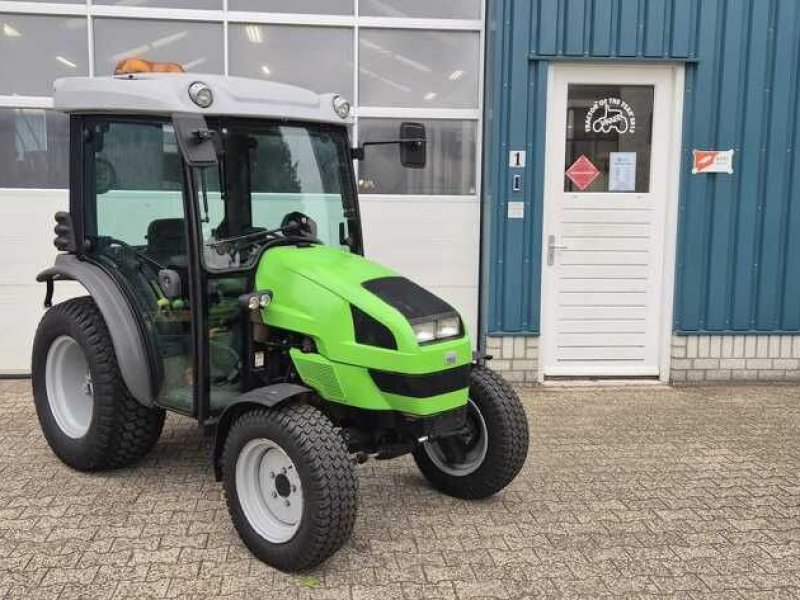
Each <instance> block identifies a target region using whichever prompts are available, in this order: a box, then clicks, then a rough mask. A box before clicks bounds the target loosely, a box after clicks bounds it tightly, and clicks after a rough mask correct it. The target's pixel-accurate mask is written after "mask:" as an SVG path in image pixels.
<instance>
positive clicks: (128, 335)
mask: <svg viewBox="0 0 800 600" xmlns="http://www.w3.org/2000/svg"><path fill="white" fill-rule="evenodd" d="M140 62H141V61H140ZM54 104H55V108H56V109H57V110H61V111H63V112H65V113H68V114H69V115H70V144H71V151H70V155H71V161H70V210H69V212H61V213H58V214H57V215H56V222H57V223H56V229H55V230H56V239H55V245H56V247H57V248H58V250H59V251H60V252H61V253H60V254H59V255H58V257H57V259H56V261H55V264H54V266H53V267H52V268H49V269H47V270H46V271H44V272H42V273H41V274H39V276H38V278H37V279H38V281H41V282H44V283H46V285H47V292H46V295H45V306H47V307H50V308H49V310H47V311H46V312H45V314H44V316H43V318H42V320H41V323H40V324H39V328H38V330H37V332H36V337H35V341H34V347H33V366H32V373H33V391H34V399H35V404H36V410H37V413H38V417H39V422H40V424H41V427H42V430H43V432H44V436H45V438H46V439H47V441H48V443H49V445H50V447H51V448H52V450H53V452H54V453H55V454H56V455H57V456H58V457H59V458H60V459H61V460H62V461H64V462H65V463H66V464H67V465H69V466H70V467H73V468H75V469H77V470H80V471H98V470H103V469H112V468H116V467H124V466H127V465H130V464H132V463H133V462H135V461H136V460H137V459H139V458H140V457H142V456H143V455H144V454H145V453H147V452H148V451H149V450H150V449H151V448H152V447H153V445H154V444H155V443H156V441H157V440H158V438H159V435H160V433H161V429H162V426H163V424H164V416H165V411H166V410H171V411H174V412H177V413H180V414H183V415H186V416H187V417H191V418H193V419H196V420H197V421H198V423H199V424H200V426H202V427H203V428H204V430H205V429H207V430H208V431H209V432H213V434H214V438H215V441H214V445H213V468H214V472H215V474H216V476H217V479H218V480H221V481H222V483H223V486H224V490H225V496H226V499H227V505H228V508H229V510H230V515H231V518H232V520H233V523H234V525H235V527H236V529H237V531H238V532H239V534H240V536H241V538H242V540H243V541H244V543H245V544H246V545H247V547H248V548H249V549H250V550H251V551H252V552H253V554H255V555H256V556H257V557H258V558H260V559H261V560H263V561H265V562H266V563H268V564H270V565H273V566H275V567H277V568H279V569H282V570H286V571H298V570H302V569H307V568H310V567H313V566H315V565H317V564H319V563H321V562H322V561H324V560H325V559H326V558H328V557H329V556H331V555H332V554H333V553H334V552H336V550H337V549H338V548H340V547H341V546H342V544H344V543H345V541H346V540H347V539H348V536H349V535H350V532H351V530H352V529H353V524H354V520H355V516H356V502H357V482H356V473H355V471H356V465H357V464H358V463H359V462H363V461H365V460H367V459H368V458H370V457H372V458H377V459H387V458H394V457H399V456H402V455H404V454H409V453H410V454H412V455H413V457H414V460H415V462H416V464H417V466H418V467H419V469H420V471H422V474H423V475H424V476H425V478H426V479H427V480H428V481H429V482H430V484H431V485H432V486H434V487H435V488H437V489H438V490H441V491H442V492H444V493H446V494H449V495H451V496H455V497H458V498H485V497H487V496H490V495H492V494H495V493H496V492H498V491H500V490H502V489H503V488H504V487H505V486H507V485H508V484H509V483H510V482H511V481H512V480H513V479H514V477H515V476H516V475H517V474H518V473H519V471H520V469H521V468H522V465H523V463H524V462H525V458H526V455H527V450H528V428H527V421H526V417H525V413H524V411H523V409H522V406H521V404H520V402H519V399H518V398H517V396H516V395H515V393H514V391H513V390H512V389H511V388H510V387H509V386H508V385H507V384H506V383H505V382H504V381H503V380H502V379H501V378H500V377H499V376H498V375H496V374H495V373H493V372H492V371H490V370H488V369H487V368H486V367H485V366H483V362H484V360H483V359H482V358H481V357H479V356H477V355H475V354H473V350H472V344H471V342H470V339H469V337H468V335H467V332H466V330H465V326H464V322H463V321H462V319H461V317H460V316H459V314H458V313H457V311H456V310H454V309H453V307H451V306H450V305H449V304H448V303H447V302H445V301H443V300H441V299H440V298H438V297H436V296H435V295H433V294H431V293H430V292H428V291H427V290H425V289H423V288H422V287H420V286H419V285H416V284H414V283H412V282H411V281H409V280H408V279H405V278H403V277H402V276H400V275H398V274H397V273H395V272H393V271H391V270H389V269H387V268H384V267H382V266H380V265H378V264H375V263H373V262H370V261H369V260H367V259H365V258H364V257H363V256H362V253H363V252H362V235H361V229H360V227H361V222H360V218H359V208H358V201H357V194H356V181H355V177H354V170H353V161H354V160H358V159H361V158H363V155H364V151H365V149H364V146H361V147H359V148H355V149H354V148H351V146H350V144H349V138H348V126H349V125H350V124H351V118H350V115H349V112H350V105H349V104H348V103H347V101H346V100H344V99H343V98H342V97H340V96H337V95H333V94H327V95H318V94H315V93H312V92H310V91H307V90H302V89H299V88H295V87H292V86H287V85H282V84H276V83H270V82H264V81H255V80H248V79H238V78H229V77H221V76H214V75H208V76H206V75H202V76H200V75H189V74H185V73H152V72H136V73H122V74H118V75H116V76H113V77H98V78H91V79H90V78H68V79H62V80H59V81H57V82H56V86H55V98H54ZM377 143H381V144H395V145H396V148H399V158H400V162H401V163H402V165H403V166H404V167H407V168H419V167H422V166H424V164H425V159H426V141H425V128H424V126H423V125H421V124H419V123H402V124H399V134H398V136H397V139H394V140H386V141H384V142H377ZM384 154H385V153H384ZM397 252H403V248H402V247H398V248H397ZM432 260H435V257H432ZM444 267H445V265H443V268H444ZM61 280H72V281H76V282H79V283H80V284H81V285H82V286H83V287H84V288H85V289H86V291H87V292H88V295H87V296H85V297H79V298H75V299H71V300H66V301H64V302H61V303H58V304H56V305H52V298H53V289H54V283H55V282H56V281H61Z"/></svg>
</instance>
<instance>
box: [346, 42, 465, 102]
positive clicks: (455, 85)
mask: <svg viewBox="0 0 800 600" xmlns="http://www.w3.org/2000/svg"><path fill="white" fill-rule="evenodd" d="M479 45H480V36H479V35H478V33H477V32H471V31H467V32H464V31H422V30H419V31H404V30H390V29H380V30H379V29H361V30H360V32H359V69H358V70H359V99H360V103H361V104H363V105H371V106H414V107H417V106H420V107H449V108H477V107H478V69H479V68H480V65H479V60H480V56H479Z"/></svg>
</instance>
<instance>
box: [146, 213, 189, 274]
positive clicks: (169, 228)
mask: <svg viewBox="0 0 800 600" xmlns="http://www.w3.org/2000/svg"><path fill="white" fill-rule="evenodd" d="M147 254H148V255H149V256H150V257H152V258H153V260H156V261H158V262H159V263H161V264H163V265H167V266H177V267H185V266H186V263H187V261H186V235H185V233H184V220H183V219H156V220H155V221H152V222H151V223H150V225H148V226H147Z"/></svg>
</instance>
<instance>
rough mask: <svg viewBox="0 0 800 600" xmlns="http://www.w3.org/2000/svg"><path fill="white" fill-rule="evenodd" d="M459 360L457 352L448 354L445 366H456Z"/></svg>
mask: <svg viewBox="0 0 800 600" xmlns="http://www.w3.org/2000/svg"><path fill="white" fill-rule="evenodd" d="M457 360H458V354H456V353H455V352H448V353H447V354H445V355H444V364H446V365H454V364H456V361H457Z"/></svg>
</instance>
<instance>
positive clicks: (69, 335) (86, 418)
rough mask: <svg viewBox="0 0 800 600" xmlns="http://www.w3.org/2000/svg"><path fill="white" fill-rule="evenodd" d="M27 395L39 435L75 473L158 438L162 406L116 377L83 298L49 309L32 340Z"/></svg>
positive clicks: (104, 335) (124, 460) (120, 463)
mask: <svg viewBox="0 0 800 600" xmlns="http://www.w3.org/2000/svg"><path fill="white" fill-rule="evenodd" d="M32 379H33V398H34V404H35V405H36V413H37V415H38V417H39V424H40V426H41V428H42V432H43V433H44V437H45V439H46V440H47V443H48V444H49V445H50V448H51V449H52V450H53V452H54V453H55V454H56V456H58V457H59V458H60V459H61V460H62V461H63V462H64V463H66V464H67V465H69V466H70V467H72V468H74V469H77V470H79V471H98V470H101V469H110V468H117V467H124V466H128V465H130V464H131V463H133V462H135V461H136V460H138V459H139V458H141V457H142V456H143V455H144V454H146V453H147V452H148V451H149V450H150V449H151V448H152V447H153V446H154V445H155V443H156V441H158V438H159V436H160V435H161V429H162V427H163V426H164V411H163V410H162V409H160V408H148V407H146V406H143V405H141V404H139V402H137V401H136V399H134V398H133V396H131V394H130V392H128V389H127V388H126V387H125V384H124V383H123V381H122V375H121V374H120V371H119V366H118V365H117V359H116V356H115V355H114V348H113V346H112V344H111V336H110V335H109V333H108V327H106V323H105V320H104V319H103V315H102V314H100V310H99V309H98V308H97V305H96V304H95V303H94V301H93V300H92V299H91V298H89V297H82V298H75V299H73V300H67V301H66V302H62V303H61V304H57V305H56V306H54V307H53V308H51V309H49V310H48V311H47V312H46V313H45V315H44V317H42V320H41V321H40V323H39V328H38V329H37V330H36V337H35V338H34V342H33V364H32Z"/></svg>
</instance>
